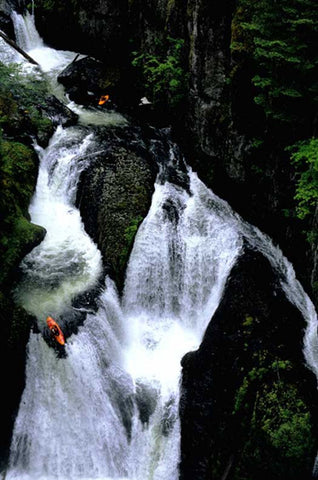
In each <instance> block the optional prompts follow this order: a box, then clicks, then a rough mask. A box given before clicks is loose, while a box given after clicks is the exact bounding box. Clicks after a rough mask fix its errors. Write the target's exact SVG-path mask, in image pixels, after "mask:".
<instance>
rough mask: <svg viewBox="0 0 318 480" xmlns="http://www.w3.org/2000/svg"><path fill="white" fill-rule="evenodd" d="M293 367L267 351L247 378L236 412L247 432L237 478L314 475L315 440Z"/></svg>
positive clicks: (292, 479) (237, 479)
mask: <svg viewBox="0 0 318 480" xmlns="http://www.w3.org/2000/svg"><path fill="white" fill-rule="evenodd" d="M293 376H294V371H293V365H292V363H291V362H290V361H288V360H285V359H279V358H277V359H272V358H271V357H270V356H269V355H268V354H267V353H266V352H263V354H261V355H260V356H259V364H258V366H255V367H253V368H252V369H251V370H250V372H248V374H247V375H246V376H245V377H244V378H243V380H242V384H241V386H240V388H239V389H238V391H237V394H236V397H235V403H234V411H233V414H234V415H236V416H237V417H239V418H240V423H241V425H242V424H244V428H245V430H246V441H245V443H244V446H243V447H242V452H241V456H240V461H239V463H238V466H237V469H236V471H235V474H234V479H235V480H249V479H250V478H261V479H267V478H271V479H272V480H275V479H277V480H278V479H281V478H288V479H289V480H298V478H300V477H301V476H302V475H303V476H305V475H306V474H305V472H308V473H310V471H311V468H312V460H313V458H314V456H315V441H314V435H313V431H312V427H311V425H312V422H311V417H310V413H309V411H308V408H307V407H306V404H305V402H304V400H303V398H302V396H301V393H300V391H299V390H298V387H297V386H296V385H295V384H293V383H292V379H293Z"/></svg>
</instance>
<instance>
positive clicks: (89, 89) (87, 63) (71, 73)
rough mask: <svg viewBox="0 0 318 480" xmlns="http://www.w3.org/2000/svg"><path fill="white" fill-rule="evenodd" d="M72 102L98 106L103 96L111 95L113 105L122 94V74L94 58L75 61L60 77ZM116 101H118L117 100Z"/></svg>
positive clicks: (59, 79)
mask: <svg viewBox="0 0 318 480" xmlns="http://www.w3.org/2000/svg"><path fill="white" fill-rule="evenodd" d="M58 81H59V82H60V83H61V84H62V85H64V87H65V89H66V92H67V93H68V94H69V97H70V99H71V100H74V101H75V102H77V103H81V104H84V105H88V104H94V105H98V100H99V98H100V97H101V95H106V94H107V95H110V102H111V103H112V104H113V103H114V100H115V99H118V97H119V95H120V94H119V92H120V74H119V70H118V69H117V68H114V67H109V66H106V65H105V64H104V63H103V62H101V61H99V60H95V59H94V58H90V57H85V58H81V59H80V60H77V61H73V62H72V63H70V65H68V66H67V67H66V68H65V69H64V70H63V71H62V72H61V73H60V74H59V76H58ZM115 101H116V100H115Z"/></svg>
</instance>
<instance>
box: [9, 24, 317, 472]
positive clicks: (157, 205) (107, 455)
mask: <svg viewBox="0 0 318 480" xmlns="http://www.w3.org/2000/svg"><path fill="white" fill-rule="evenodd" d="M13 18H14V21H15V27H16V31H17V34H18V32H19V29H20V34H21V38H20V41H21V42H22V46H25V48H26V49H33V53H34V58H36V59H37V60H39V58H40V59H42V60H41V61H42V62H43V65H44V67H43V68H44V70H45V71H47V72H48V74H50V75H52V76H54V75H53V74H54V72H55V71H56V68H57V66H59V68H62V67H63V65H64V63H65V62H66V60H67V56H65V55H64V53H61V52H56V51H53V49H49V51H50V53H49V55H50V56H51V59H49V60H48V59H46V60H45V61H44V60H43V59H44V57H45V55H48V53H47V50H45V49H47V47H46V46H45V45H44V44H43V42H42V40H41V39H40V40H39V37H36V35H35V34H34V30H35V27H34V19H33V18H32V16H30V15H27V16H26V17H24V19H23V17H21V16H18V15H16V14H14V15H13ZM23 29H26V30H27V31H28V32H29V35H30V37H31V38H28V37H27V35H26V33H25V31H23V34H22V30H23ZM33 29H34V30H33ZM32 32H33V33H32ZM17 36H18V35H17ZM23 42H25V43H23ZM28 42H29V43H28ZM41 42H42V43H41ZM45 52H46V53H45ZM54 52H55V53H54ZM52 59H53V60H54V61H53V60H52ZM55 60H56V61H55ZM40 63H41V62H40ZM52 72H53V73H52ZM109 115H111V114H105V123H104V124H107V122H109V119H110V118H111V119H112V120H111V122H112V121H114V118H113V117H110V116H109ZM95 118H96V117H93V118H92V119H91V120H90V122H92V123H93V122H94V119H95ZM98 118H99V117H98ZM117 119H118V118H117ZM118 120H119V121H120V119H118ZM96 121H98V120H96ZM98 149H99V145H98V144H97V142H96V140H95V137H94V133H93V130H92V129H90V128H87V127H82V126H76V127H71V128H67V129H63V128H61V127H59V128H58V129H57V131H56V133H55V134H54V136H53V137H52V139H51V141H50V144H49V146H48V147H47V148H46V149H40V148H38V152H39V157H40V161H41V164H40V170H39V177H38V182H37V187H36V192H35V195H34V198H33V200H32V203H31V206H30V214H31V218H32V221H33V222H35V223H38V224H40V225H43V226H44V227H45V228H46V230H47V235H46V237H45V239H44V241H43V242H42V243H41V244H40V245H39V246H38V247H36V248H35V249H34V250H33V251H32V252H31V253H30V254H29V255H28V256H27V257H26V258H25V259H24V260H23V262H22V265H21V269H22V272H23V277H22V281H21V283H20V285H19V287H18V289H17V292H16V297H17V300H18V302H20V303H21V304H22V305H23V306H24V307H25V308H26V309H27V310H28V311H29V312H30V313H32V314H33V315H34V316H35V317H36V318H37V320H38V326H39V329H40V331H41V332H42V333H43V331H44V328H45V327H44V322H43V320H44V319H45V317H46V315H47V314H50V315H52V316H53V317H54V316H55V317H56V318H60V317H61V318H62V319H63V321H64V322H65V326H66V327H67V319H68V317H67V314H66V313H65V312H68V311H69V310H72V309H73V310H74V307H73V306H72V301H73V299H74V297H76V295H78V294H81V293H83V292H85V291H87V290H88V289H91V288H93V287H94V286H96V285H97V283H98V281H99V279H100V276H101V273H102V268H101V255H100V252H99V251H98V249H97V247H96V245H95V244H94V243H93V242H92V240H91V239H90V238H89V237H88V235H87V234H86V233H85V230H84V228H83V224H82V222H81V218H80V215H79V212H78V210H77V209H76V208H75V206H74V198H75V195H76V189H77V183H78V179H79V175H80V173H81V171H82V170H83V169H84V168H87V166H88V163H89V161H90V160H89V159H90V155H91V154H93V153H94V152H96V151H98ZM171 154H173V152H172V153H171ZM187 175H188V179H189V189H187V190H185V189H184V188H182V187H180V186H178V185H175V184H173V183H172V182H170V181H162V178H160V176H159V178H158V181H157V183H156V184H155V191H154V194H153V198H152V203H151V207H150V210H149V212H148V215H147V217H146V218H145V219H144V221H143V222H142V224H141V226H140V227H139V230H138V233H137V235H136V238H135V242H134V246H133V250H132V252H131V256H130V260H129V264H128V268H127V275H126V281H125V286H124V292H123V297H122V299H120V298H119V296H118V293H117V291H116V287H115V285H114V283H113V282H112V281H111V280H110V279H109V278H108V277H107V278H106V280H105V285H103V288H102V293H101V294H100V295H99V297H98V309H97V311H95V312H94V311H89V309H86V311H84V313H85V315H86V318H85V321H84V322H83V324H82V325H80V326H78V331H77V333H76V334H75V333H73V334H72V335H71V336H70V337H69V338H68V339H67V344H66V355H65V357H63V358H57V356H56V353H55V351H54V350H53V349H52V348H50V347H49V346H48V345H47V343H46V342H45V341H44V339H43V336H42V334H41V333H35V332H31V335H30V340H29V343H28V355H27V365H26V386H25V389H24V392H23V395H22V398H21V402H20V407H19V412H18V415H17V418H16V422H15V426H14V431H13V437H12V444H11V450H10V462H9V468H8V472H7V476H6V478H7V480H12V479H16V480H35V479H38V480H51V479H52V480H53V479H56V478H58V479H59V480H79V479H82V480H93V479H95V480H115V479H117V480H119V479H126V480H128V479H129V480H177V479H178V463H179V457H180V451H179V449H180V425H179V418H178V402H179V381H180V368H181V367H180V360H181V358H182V356H183V355H184V354H185V353H187V352H188V351H190V350H195V349H197V348H198V347H199V345H200V342H201V340H202V336H203V334H204V332H205V329H206V327H207V325H208V323H209V322H210V320H211V318H212V316H213V314H214V312H215V310H216V309H217V307H218V305H219V302H220V299H221V297H222V293H223V290H224V286H225V284H226V281H227V279H228V276H229V274H230V271H231V269H232V267H233V265H234V264H235V262H236V260H237V258H238V257H239V255H240V254H241V252H242V247H243V244H244V241H247V242H249V243H250V245H252V246H253V247H254V248H255V249H257V250H258V251H261V252H262V253H263V254H264V255H265V256H266V257H267V258H268V259H269V261H270V262H271V264H272V266H273V267H274V268H275V269H276V270H277V271H278V272H279V274H280V278H281V283H282V287H283V289H284V291H285V293H286V295H287V297H288V298H289V299H290V300H291V301H292V302H293V303H294V304H295V305H296V306H297V308H299V309H300V311H301V312H302V314H303V316H304V318H305V319H306V321H307V325H308V327H307V330H306V335H305V340H304V352H305V356H306V360H307V362H308V364H309V365H310V367H311V368H312V369H313V371H314V372H315V373H316V374H317V375H318V364H317V358H318V356H317V353H318V352H317V350H318V347H317V316H316V313H315V310H314V308H313V305H312V303H311V302H310V300H309V298H308V296H307V295H306V294H305V292H304V291H303V289H302V287H301V285H300V284H299V282H298V281H297V280H296V278H295V274H294V271H293V268H292V266H291V264H290V263H289V262H288V261H287V259H286V258H285V257H284V256H283V254H282V252H281V251H280V250H279V249H278V248H277V247H276V246H274V245H273V243H272V242H271V240H270V239H269V238H268V237H267V236H266V235H264V234H263V233H261V232H260V231H259V230H258V229H257V228H255V227H253V226H251V225H249V224H248V223H246V222H244V221H243V220H242V219H241V218H240V217H239V216H238V215H237V214H236V213H235V212H233V211H232V210H231V208H230V207H229V205H228V204H227V203H226V202H225V201H223V200H221V199H220V198H218V197H217V196H216V195H214V193H213V192H211V190H209V189H208V188H207V187H206V186H205V185H204V184H203V183H202V182H201V181H200V180H199V179H198V177H197V175H196V174H195V173H194V172H192V171H191V169H188V170H187Z"/></svg>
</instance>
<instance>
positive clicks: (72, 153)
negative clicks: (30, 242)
mask: <svg viewBox="0 0 318 480" xmlns="http://www.w3.org/2000/svg"><path fill="white" fill-rule="evenodd" d="M92 137H93V135H92V134H89V135H87V134H86V133H85V132H83V131H81V130H80V129H78V128H68V129H63V128H62V127H59V128H58V129H57V131H56V133H55V134H54V136H53V137H52V139H51V141H50V144H49V146H48V147H47V149H45V150H43V149H38V150H39V156H40V160H41V164H40V169H39V176H38V181H37V187H36V193H35V196H34V198H33V200H32V203H31V205H30V214H31V219H32V221H33V223H36V224H38V225H41V226H43V227H45V229H46V231H47V233H46V236H45V239H44V241H43V242H42V243H41V244H40V245H39V246H38V247H36V248H35V249H34V250H33V251H32V252H31V253H30V254H29V255H27V256H26V257H25V259H24V261H23V262H22V265H21V268H22V271H23V272H24V280H23V282H22V285H20V288H19V290H18V291H17V299H18V301H19V302H20V303H21V304H23V305H24V307H25V309H26V310H27V311H28V312H29V313H31V314H33V315H34V316H36V317H37V318H38V319H39V321H40V320H41V319H42V321H44V320H45V318H46V316H47V315H48V314H50V315H53V316H54V315H59V314H60V313H61V312H62V311H63V310H64V309H65V307H66V306H70V304H71V301H72V299H73V298H74V297H75V296H76V295H77V294H79V293H81V292H83V291H85V290H87V288H90V287H92V286H94V285H95V284H96V282H97V281H98V278H99V277H100V274H101V270H102V265H101V255H100V252H99V251H98V249H97V247H96V245H95V244H94V243H93V242H92V241H91V239H90V238H89V236H88V235H87V234H86V232H85V230H84V226H83V224H82V222H81V218H80V214H79V211H78V210H77V209H76V208H75V207H74V200H75V198H74V197H75V192H76V186H77V181H78V178H79V175H80V172H81V171H82V170H83V168H84V167H85V165H86V162H87V161H85V160H84V159H83V155H85V153H86V154H87V151H88V150H89V147H90V145H92V144H93V138H92Z"/></svg>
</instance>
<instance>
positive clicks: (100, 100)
mask: <svg viewBox="0 0 318 480" xmlns="http://www.w3.org/2000/svg"><path fill="white" fill-rule="evenodd" d="M108 100H109V95H102V96H101V97H100V99H99V102H98V105H104V103H106V102H107V101H108Z"/></svg>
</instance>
